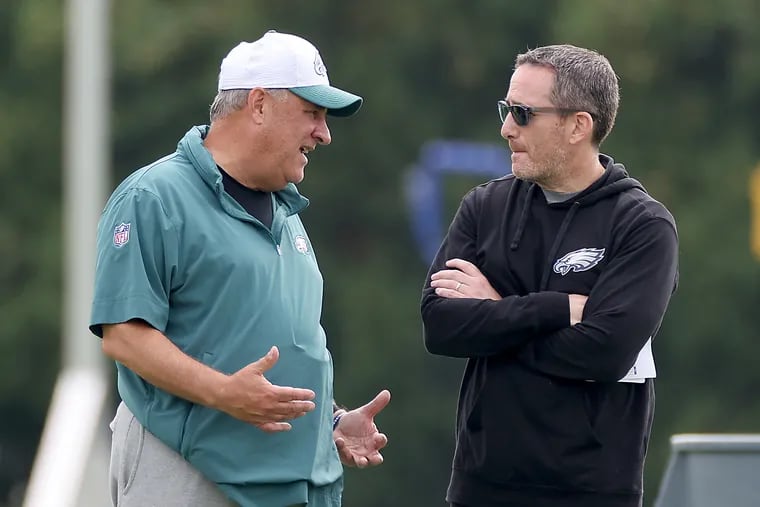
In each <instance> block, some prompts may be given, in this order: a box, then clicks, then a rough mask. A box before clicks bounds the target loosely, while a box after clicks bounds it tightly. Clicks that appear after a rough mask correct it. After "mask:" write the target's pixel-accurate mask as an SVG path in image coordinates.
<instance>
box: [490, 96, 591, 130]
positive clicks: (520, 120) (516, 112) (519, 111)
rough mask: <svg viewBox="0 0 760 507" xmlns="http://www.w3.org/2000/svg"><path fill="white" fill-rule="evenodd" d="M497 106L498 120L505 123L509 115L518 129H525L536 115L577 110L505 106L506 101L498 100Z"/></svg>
mask: <svg viewBox="0 0 760 507" xmlns="http://www.w3.org/2000/svg"><path fill="white" fill-rule="evenodd" d="M497 104H498V106H499V118H501V123H502V124H503V123H504V122H505V121H507V115H508V114H511V115H512V119H513V120H515V123H516V124H517V125H518V126H520V127H525V126H526V125H527V124H528V122H529V121H530V118H531V116H535V115H536V113H560V114H565V113H577V112H579V110H578V109H567V108H562V107H530V106H523V105H520V104H512V105H509V104H507V101H506V100H500V101H498V102H497Z"/></svg>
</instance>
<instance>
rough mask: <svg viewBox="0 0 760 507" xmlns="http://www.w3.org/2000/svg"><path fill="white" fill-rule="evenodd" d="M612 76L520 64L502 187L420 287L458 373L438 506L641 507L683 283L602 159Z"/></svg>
mask: <svg viewBox="0 0 760 507" xmlns="http://www.w3.org/2000/svg"><path fill="white" fill-rule="evenodd" d="M618 101H619V92H618V81H617V76H616V75H615V72H614V71H613V69H612V67H611V65H610V63H609V62H608V61H607V59H606V58H605V57H604V56H602V55H600V54H598V53H596V52H594V51H590V50H587V49H582V48H578V47H574V46H569V45H559V46H546V47H540V48H537V49H534V50H531V51H528V52H527V53H524V54H521V55H519V56H518V57H517V59H516V62H515V71H514V73H513V75H512V78H511V81H510V84H509V90H508V92H507V95H506V97H505V98H504V100H501V101H499V113H500V116H501V120H502V127H501V136H502V137H503V138H504V139H506V140H507V142H508V143H509V148H510V150H511V151H512V175H510V176H506V177H504V178H500V179H497V180H494V181H490V182H488V183H485V184H483V185H480V186H478V187H476V188H475V189H473V190H472V191H470V192H469V193H468V194H467V195H466V196H465V197H464V198H463V200H462V202H461V205H460V207H459V210H458V211H457V214H456V216H455V218H454V220H453V222H452V224H451V226H450V228H449V231H448V234H447V236H446V238H445V239H444V241H443V244H442V245H441V248H440V250H439V251H438V254H437V255H436V258H435V260H434V261H433V264H432V266H431V268H430V271H429V273H428V276H427V278H426V283H425V287H424V290H423V297H422V319H423V323H424V329H425V333H424V334H425V346H426V347H427V349H428V351H429V352H431V353H433V354H439V355H444V356H450V357H463V358H467V359H468V361H467V366H466V369H465V372H464V377H463V380H462V387H461V392H460V396H459V404H458V411H457V432H456V436H457V437H456V451H455V455H454V461H453V467H452V468H453V471H452V475H451V482H450V484H449V489H448V494H447V501H448V502H450V503H451V504H452V505H454V506H465V507H491V506H494V507H495V506H510V507H639V506H641V504H642V493H643V484H642V483H643V480H642V474H643V468H644V459H645V456H646V450H647V444H648V441H649V434H650V430H651V427H652V418H653V411H654V380H653V378H654V376H655V368H654V361H653V358H652V356H651V340H652V339H653V338H654V336H655V335H656V333H657V331H658V329H659V328H660V324H661V322H662V319H663V316H664V314H665V310H666V308H667V306H668V302H669V300H670V297H671V295H672V293H673V291H674V290H675V288H676V285H677V280H678V238H677V233H676V226H675V222H674V219H673V217H672V216H671V214H670V213H669V212H668V211H667V209H666V208H665V207H664V206H663V205H662V204H660V203H659V202H657V201H656V200H654V199H653V198H652V197H650V196H649V195H648V194H647V192H646V191H645V190H644V187H643V186H642V185H641V184H640V183H639V182H638V181H636V180H635V179H633V178H630V177H629V176H628V174H627V173H626V171H625V169H624V167H623V166H622V165H621V164H618V163H615V162H614V161H613V160H612V158H611V157H609V156H607V155H603V154H601V153H600V152H599V146H600V144H601V142H602V141H603V140H604V138H605V137H606V136H607V135H608V134H609V132H610V130H611V129H612V126H613V124H614V121H615V116H616V114H617V109H618Z"/></svg>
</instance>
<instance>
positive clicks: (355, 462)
mask: <svg viewBox="0 0 760 507" xmlns="http://www.w3.org/2000/svg"><path fill="white" fill-rule="evenodd" d="M389 401H391V393H390V392H389V391H387V390H383V391H381V392H380V393H379V394H378V395H377V396H375V399H374V400H372V401H370V402H369V403H367V404H366V405H364V406H362V407H359V408H357V409H354V410H350V411H348V412H346V413H344V414H343V415H342V416H341V418H340V421H339V422H338V426H337V427H336V428H335V430H334V431H333V438H334V439H335V446H336V447H337V448H338V454H340V460H341V461H342V462H343V464H344V465H349V466H356V467H359V468H365V467H368V466H375V465H379V464H381V463H382V462H383V456H382V455H381V454H380V449H382V448H383V447H385V445H386V444H387V443H388V437H386V436H385V435H384V434H382V433H380V432H379V431H378V430H377V426H375V421H374V419H375V416H376V415H377V414H379V413H380V411H381V410H383V409H384V408H385V406H386V405H388V402H389Z"/></svg>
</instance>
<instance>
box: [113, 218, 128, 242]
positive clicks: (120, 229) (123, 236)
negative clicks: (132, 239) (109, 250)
mask: <svg viewBox="0 0 760 507" xmlns="http://www.w3.org/2000/svg"><path fill="white" fill-rule="evenodd" d="M131 225H132V224H125V223H124V222H122V223H120V224H119V225H117V226H116V228H114V230H113V246H115V247H116V248H121V247H123V246H124V245H126V244H127V243H128V242H129V228H130V226H131Z"/></svg>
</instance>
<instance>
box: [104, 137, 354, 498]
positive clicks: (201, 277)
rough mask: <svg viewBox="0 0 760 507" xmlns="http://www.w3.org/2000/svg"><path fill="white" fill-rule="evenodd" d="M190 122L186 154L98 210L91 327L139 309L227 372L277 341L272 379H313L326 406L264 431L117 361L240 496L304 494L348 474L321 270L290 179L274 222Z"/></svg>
mask: <svg viewBox="0 0 760 507" xmlns="http://www.w3.org/2000/svg"><path fill="white" fill-rule="evenodd" d="M207 131H208V127H193V128H192V129H191V130H190V131H189V132H188V133H187V134H186V135H185V137H184V138H183V139H182V140H181V141H180V142H179V145H178V147H177V151H176V152H175V153H173V154H171V155H169V156H167V157H164V158H162V159H161V160H159V161H157V162H155V163H153V164H152V165H150V166H147V167H144V168H142V169H140V170H138V171H136V172H135V173H133V174H132V175H131V176H129V177H128V178H127V179H126V180H125V181H124V182H123V183H121V185H119V187H118V188H117V189H116V190H115V191H114V193H113V194H112V196H111V198H110V199H109V201H108V203H107V204H106V207H105V210H104V211H103V214H102V216H101V219H100V223H99V226H98V240H97V266H96V275H95V296H94V301H93V305H92V318H91V326H90V328H91V330H92V331H93V332H94V333H95V334H97V335H98V336H102V329H101V326H102V325H103V324H113V323H120V322H125V321H128V320H130V319H142V320H144V321H146V322H147V323H149V324H150V325H151V326H153V327H154V328H156V329H158V330H159V331H161V332H163V333H164V334H165V335H166V336H167V337H169V339H170V340H171V341H172V342H173V343H174V344H176V345H177V347H179V348H180V349H181V350H182V351H183V352H184V353H186V354H187V355H189V356H191V357H193V358H195V359H196V360H198V361H200V362H202V363H204V364H206V365H208V366H210V367H212V368H214V369H216V370H218V371H221V372H224V373H227V374H231V373H233V372H235V371H237V370H239V369H240V368H243V367H244V366H246V365H248V364H250V363H251V362H253V361H256V360H258V359H259V358H261V357H262V356H264V355H265V354H266V353H267V351H269V349H270V348H271V347H272V345H276V346H278V347H279V350H280V359H279V361H278V362H277V363H276V364H275V365H274V367H273V368H272V369H271V370H270V371H269V372H267V374H266V376H267V378H268V380H269V381H270V382H272V383H273V384H276V385H283V386H292V387H301V388H308V389H312V390H313V391H314V392H315V393H316V399H315V401H316V405H317V406H316V409H315V410H314V411H312V412H310V413H308V414H307V415H305V416H303V417H300V418H298V419H295V420H293V421H292V426H293V428H292V430H290V431H287V432H282V433H265V432H263V431H261V430H259V429H258V428H256V427H255V426H252V425H250V424H247V423H244V422H242V421H239V420H237V419H234V418H232V417H230V416H228V415H226V414H224V413H222V412H219V411H217V410H213V409H210V408H207V407H204V406H201V405H196V404H193V403H191V402H189V401H186V400H184V399H181V398H178V397H176V396H173V395H171V394H169V393H167V392H165V391H163V390H161V389H158V388H156V387H154V386H152V385H151V384H149V383H147V382H145V381H144V380H142V379H141V378H140V377H138V376H137V375H136V374H135V373H133V372H132V371H130V370H129V369H128V368H126V367H124V366H123V365H121V364H118V363H117V370H118V389H119V394H120V396H121V398H122V399H123V400H124V402H125V403H126V404H127V406H128V407H129V409H130V410H131V411H132V412H133V413H134V414H135V416H136V417H137V419H138V420H139V421H140V422H141V423H142V424H143V425H144V426H145V427H146V428H147V429H148V431H150V432H151V433H152V434H154V435H155V436H157V437H158V438H159V439H160V440H161V441H163V442H164V443H165V444H166V445H168V446H169V447H171V448H172V449H175V450H177V451H178V452H180V453H181V454H182V456H184V457H185V459H187V460H188V461H189V462H190V463H191V464H192V465H194V466H195V467H196V468H198V469H199V470H200V471H201V472H202V473H203V474H204V475H205V476H206V477H207V478H209V479H210V480H212V481H214V482H216V483H217V484H218V485H219V486H220V487H221V488H222V489H223V490H224V491H225V493H227V494H228V496H229V497H230V498H232V499H233V500H234V501H236V502H238V503H239V504H240V505H242V506H254V505H255V506H257V507H258V506H268V505H272V506H282V505H290V504H295V503H303V502H306V498H307V489H308V487H309V484H311V485H313V486H323V485H327V484H331V483H334V482H336V481H338V480H339V479H340V478H341V475H342V473H343V470H342V466H341V464H340V460H339V458H338V454H337V451H336V448H335V445H334V443H333V438H332V399H333V391H332V382H333V372H332V359H331V357H330V353H329V352H328V350H327V347H326V340H325V333H324V331H323V329H322V327H321V324H320V317H321V308H322V275H321V273H320V271H319V267H318V266H317V261H316V258H315V255H314V249H313V248H312V245H311V242H310V241H309V237H308V236H307V234H306V231H305V229H304V227H303V224H302V223H301V220H300V218H299V216H298V212H300V211H301V210H303V209H304V208H305V207H306V206H307V205H308V200H307V199H306V198H304V197H302V196H301V195H300V194H299V193H298V191H297V190H296V188H295V186H294V185H289V186H288V187H287V188H285V189H283V190H282V191H279V192H276V193H274V194H273V198H272V200H273V210H274V214H273V221H272V226H271V230H270V229H267V228H266V227H265V226H264V225H263V224H261V223H260V222H259V221H258V220H257V219H255V218H254V217H252V216H251V215H249V214H248V213H247V212H246V211H245V210H244V209H243V208H242V207H241V206H240V205H239V204H238V203H237V201H235V200H234V199H233V198H232V197H230V196H229V195H228V194H227V193H226V192H225V191H224V187H223V185H222V178H221V175H220V173H219V171H218V169H217V166H216V163H215V162H214V160H213V159H212V157H211V155H210V153H209V152H208V151H207V150H206V149H205V147H204V145H203V137H204V136H205V135H206V133H207Z"/></svg>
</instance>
